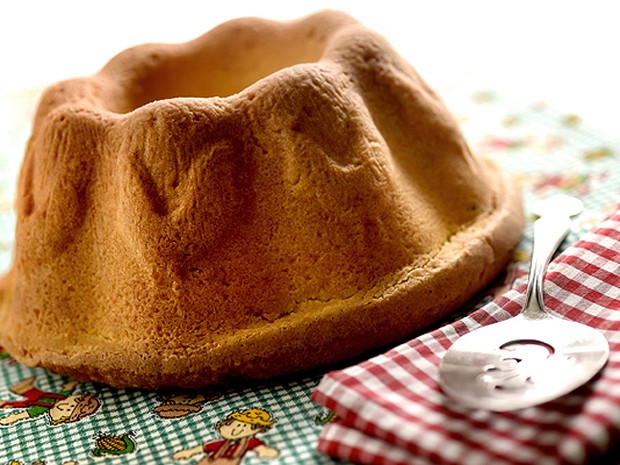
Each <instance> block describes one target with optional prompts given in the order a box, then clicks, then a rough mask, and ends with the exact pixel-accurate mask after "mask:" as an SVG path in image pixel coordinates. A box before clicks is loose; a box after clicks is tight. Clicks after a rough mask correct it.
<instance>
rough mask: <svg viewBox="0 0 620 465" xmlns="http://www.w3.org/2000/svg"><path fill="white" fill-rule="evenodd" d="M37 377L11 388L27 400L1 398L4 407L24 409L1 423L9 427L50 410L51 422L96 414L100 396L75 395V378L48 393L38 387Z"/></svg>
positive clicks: (48, 413) (0, 423)
mask: <svg viewBox="0 0 620 465" xmlns="http://www.w3.org/2000/svg"><path fill="white" fill-rule="evenodd" d="M35 379H36V378H35V377H34V376H32V377H30V378H26V379H25V380H23V381H21V382H19V383H17V384H15V385H14V386H13V387H11V389H10V391H11V392H12V393H13V394H17V395H19V396H21V397H23V398H25V399H22V400H0V409H21V411H19V412H15V413H11V414H9V415H6V416H3V417H1V418H0V425H3V426H8V425H12V424H14V423H17V422H19V421H22V420H28V419H31V418H36V417H38V416H40V415H43V414H45V413H47V415H48V417H49V421H50V425H59V424H63V423H73V422H76V421H80V420H82V419H83V418H85V417H87V416H89V415H92V414H93V413H95V412H96V411H97V410H98V409H99V406H100V402H99V399H97V397H96V396H95V395H94V394H91V393H81V394H73V392H74V391H75V388H76V386H77V384H78V382H77V381H75V380H71V381H68V382H67V383H65V384H64V385H63V387H62V389H61V390H60V392H46V391H41V390H40V389H38V388H36V387H34V382H35Z"/></svg>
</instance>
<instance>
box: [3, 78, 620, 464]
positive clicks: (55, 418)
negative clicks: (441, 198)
mask: <svg viewBox="0 0 620 465" xmlns="http://www.w3.org/2000/svg"><path fill="white" fill-rule="evenodd" d="M38 95H39V91H38V90H32V91H26V92H22V93H18V94H11V95H5V96H1V97H0V109H1V110H0V111H1V112H0V269H1V270H2V271H4V270H6V269H7V268H8V266H9V263H10V258H11V248H12V241H13V227H14V215H13V213H12V210H11V204H12V200H13V197H14V192H15V183H16V175H17V171H18V169H19V164H20V162H21V158H22V154H23V151H24V147H25V143H26V140H27V138H28V135H29V132H30V121H31V118H32V114H33V111H34V106H35V104H36V100H37V98H38ZM444 95H445V97H446V100H447V103H448V106H449V107H450V108H451V109H452V110H453V111H454V112H455V114H457V116H458V117H459V119H460V121H461V122H462V125H463V129H464V131H465V133H466V135H467V138H468V140H469V141H470V144H471V146H472V148H473V149H474V151H476V152H478V153H481V154H483V155H486V156H488V157H491V158H493V159H495V160H496V161H497V162H498V163H499V164H500V165H502V166H503V167H504V168H505V169H506V170H507V171H508V172H509V173H510V175H512V176H513V178H514V179H515V180H516V181H517V182H518V184H519V185H520V186H521V188H522V189H523V195H524V199H525V202H526V207H527V209H528V211H529V208H530V206H531V204H532V202H533V201H534V200H535V199H537V198H541V197H545V196H547V195H550V194H553V193H557V192H563V193H568V194H572V195H577V196H579V197H581V198H582V200H583V201H584V203H585V206H586V210H585V212H584V213H583V214H582V215H580V217H578V219H577V220H576V226H575V228H574V230H573V231H572V233H571V234H570V236H569V239H568V241H569V242H573V241H575V240H576V239H577V237H579V236H580V235H581V234H582V233H583V232H585V231H587V230H590V229H591V228H592V227H593V226H595V225H597V224H598V223H599V222H600V221H602V220H603V219H604V218H605V217H606V216H607V215H608V214H610V213H612V212H613V211H615V210H616V209H617V208H618V206H619V205H620V204H619V202H620V170H619V169H618V168H619V167H620V163H619V162H620V158H619V157H620V141H618V139H617V138H616V139H614V138H613V137H612V136H610V135H608V134H604V133H600V132H598V131H597V130H596V129H595V128H592V127H589V126H588V122H587V121H582V120H581V118H580V117H579V115H576V114H558V113H557V112H554V111H553V109H552V108H548V107H547V106H546V105H545V104H544V102H510V101H509V100H506V99H504V98H502V95H501V94H498V93H496V92H493V91H486V90H484V91H476V90H461V92H460V93H459V94H458V95H457V94H454V93H452V94H451V93H449V92H448V93H445V94H444ZM530 245H531V230H530V226H529V225H528V227H527V229H526V234H525V236H524V238H523V240H522V242H521V244H520V246H519V248H518V250H517V251H516V253H515V257H514V261H513V263H511V265H510V266H509V267H508V268H507V270H506V272H505V273H504V274H503V275H502V276H500V277H499V278H498V279H497V280H496V282H494V283H493V285H491V286H490V287H489V288H488V289H487V290H485V292H483V293H480V295H478V296H477V297H476V298H475V299H473V300H472V302H471V303H470V304H469V305H466V306H464V307H463V308H461V309H459V310H458V311H457V312H455V315H452V316H451V318H453V319H454V318H456V317H458V316H461V315H463V314H466V313H469V312H471V311H472V310H474V309H476V308H479V307H480V306H481V305H483V304H485V303H487V302H488V301H489V300H490V299H492V298H493V297H494V296H496V295H498V294H502V293H504V292H505V291H507V290H508V289H510V288H511V287H513V286H515V285H516V284H519V283H522V282H523V281H524V278H525V274H526V273H527V265H528V260H529V251H530ZM0 324H1V322H0ZM413 336H414V335H412V337H413ZM323 374H324V372H316V373H311V374H305V375H300V376H293V377H290V378H287V379H280V380H276V381H272V382H265V383H262V384H259V385H248V386H244V387H237V388H226V389H216V390H202V391H193V392H192V391H181V390H171V391H161V392H151V391H142V390H118V389H111V388H108V387H106V386H102V385H95V384H92V383H77V382H75V381H73V380H71V379H68V378H66V377H62V376H59V375H56V374H53V373H51V372H49V371H47V370H44V369H39V368H35V369H32V368H27V367H24V366H22V365H20V364H18V363H16V362H15V361H14V360H13V359H12V358H11V356H10V354H8V353H4V352H3V353H1V354H0V407H2V408H1V409H0V465H3V464H22V465H30V464H35V463H37V464H40V463H43V462H45V463H46V464H47V465H57V464H58V465H60V464H88V463H106V464H108V463H109V464H111V465H112V464H147V463H164V464H165V463H168V464H179V465H185V464H188V465H193V464H196V463H198V462H199V461H201V460H203V459H204V458H205V457H207V456H208V455H209V454H210V455H211V456H213V455H215V456H218V457H228V456H230V457H233V458H234V460H235V461H236V462H237V463H242V464H243V465H252V464H273V465H275V464H335V463H343V462H341V461H337V460H335V459H332V458H330V457H329V456H327V455H323V454H321V453H319V452H318V451H317V442H318V436H319V434H320V432H321V430H322V428H323V425H325V424H326V423H327V422H329V421H331V420H332V418H333V416H332V414H331V413H330V412H329V411H328V410H326V409H324V408H322V407H320V406H319V405H318V404H315V403H314V402H312V400H311V399H310V395H311V393H312V392H313V391H314V389H315V388H316V386H317V385H318V383H319V381H320V380H321V378H322V376H323ZM78 399H79V401H78ZM77 403H79V404H81V405H85V406H87V408H84V409H82V411H81V412H80V413H79V414H75V415H73V416H71V415H69V414H67V412H70V413H73V412H75V411H76V410H77V409H76V408H75V405H76V404H77ZM63 412H64V413H63ZM234 422H238V423H234ZM234 424H241V425H244V424H245V425H247V424H250V425H255V426H256V434H255V435H254V436H253V437H252V438H250V439H249V440H248V441H244V442H242V443H233V441H229V440H228V439H227V435H228V431H229V430H230V427H231V426H230V425H234Z"/></svg>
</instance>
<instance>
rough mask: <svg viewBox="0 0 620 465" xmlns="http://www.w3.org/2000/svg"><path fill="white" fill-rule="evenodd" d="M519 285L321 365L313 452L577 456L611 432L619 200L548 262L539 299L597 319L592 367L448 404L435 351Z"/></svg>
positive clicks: (573, 315) (617, 424)
mask: <svg viewBox="0 0 620 465" xmlns="http://www.w3.org/2000/svg"><path fill="white" fill-rule="evenodd" d="M524 292H525V285H524V284H523V285H521V286H518V287H517V288H515V289H513V290H511V291H509V292H507V293H506V294H504V295H503V296H501V297H499V298H497V299H495V300H494V301H493V302H491V303H489V304H488V305H486V306H485V307H483V308H482V309H480V310H478V311H476V312H474V313H472V314H471V315H469V316H467V317H465V318H463V319H461V320H459V321H457V322H455V323H452V324H449V325H447V326H444V327H442V328H440V329H437V330H434V331H432V332H430V333H427V334H425V335H423V336H421V337H418V338H416V339H413V340H411V341H409V342H408V343H406V344H403V345H400V346H398V347H396V348H395V349H393V350H391V351H389V352H387V353H385V354H383V355H380V356H377V357H374V358H372V359H370V360H368V361H366V362H363V363H361V364H359V365H356V366H352V367H350V368H347V369H345V370H341V371H335V372H331V373H329V374H327V375H326V376H325V377H324V378H323V379H322V381H321V383H320V384H319V386H318V387H317V389H316V390H315V392H314V393H313V399H314V400H315V401H316V402H318V403H320V404H322V405H324V406H325V407H327V408H329V409H330V410H331V411H332V412H334V414H335V415H336V420H335V421H333V422H332V423H330V424H328V425H327V426H326V427H325V428H324V430H323V432H322V433H321V436H320V439H319V444H318V448H319V450H320V451H321V452H323V453H326V454H329V455H331V456H334V457H339V458H341V459H345V460H350V461H353V462H357V463H363V464H381V465H396V464H408V465H429V464H433V465H438V464H446V465H467V464H471V465H473V464H496V465H501V464H510V465H516V464H519V465H530V464H534V463H535V464H538V465H541V464H544V465H547V464H548V465H552V464H585V463H589V462H590V461H591V460H594V458H595V457H596V456H598V455H600V454H602V453H604V452H606V451H607V450H608V449H609V448H610V447H611V445H612V443H613V441H614V440H617V439H618V438H619V437H620V210H619V211H617V212H616V213H615V214H614V215H612V216H611V217H610V218H608V219H607V220H606V221H604V222H603V223H602V224H601V225H600V226H598V227H597V228H596V229H595V230H594V231H593V232H591V233H588V234H586V235H585V236H584V237H583V238H582V239H581V240H579V241H578V242H577V243H576V244H574V245H573V246H572V247H570V248H568V249H567V250H566V251H565V252H563V253H562V254H561V255H560V256H558V258H557V259H556V260H554V262H553V263H552V264H551V265H550V267H549V272H548V273H547V276H546V282H545V294H546V297H545V303H546V304H547V307H548V308H549V309H550V310H551V311H552V313H555V314H556V315H559V316H562V317H564V318H567V319H570V320H576V321H579V322H582V323H584V324H587V325H590V326H593V327H596V328H598V329H600V330H601V331H602V332H603V333H604V334H605V336H606V337H607V339H608V341H609V344H610V349H611V356H610V359H609V361H608V363H607V364H606V365H605V367H604V368H603V370H602V371H601V373H599V374H598V375H597V376H596V377H595V378H594V379H593V380H591V381H590V382H589V383H587V384H586V385H584V386H582V387H581V388H578V389H576V390H575V391H573V392H571V393H570V394H568V395H565V396H563V397H561V398H560V399H557V400H555V401H552V402H547V403H545V404H542V405H539V406H536V407H530V408H526V409H521V410H517V411H512V412H503V413H496V412H489V411H483V410H474V409H467V408H463V407H460V406H458V405H455V404H454V403H453V402H452V401H451V400H450V399H449V398H447V397H446V396H445V395H444V394H443V392H442V391H441V388H440V386H439V370H438V365H439V361H440V360H441V358H442V357H443V355H444V354H445V352H446V351H447V349H448V348H449V347H450V345H451V344H452V343H453V342H454V341H455V340H456V339H457V338H458V337H459V336H461V335H463V334H465V333H467V332H469V331H472V330H474V329H476V328H478V327H480V326H484V325H487V324H491V323H494V322H497V321H501V320H505V319H506V318H509V317H510V316H511V315H516V314H517V313H519V312H520V310H521V306H522V304H523V297H524Z"/></svg>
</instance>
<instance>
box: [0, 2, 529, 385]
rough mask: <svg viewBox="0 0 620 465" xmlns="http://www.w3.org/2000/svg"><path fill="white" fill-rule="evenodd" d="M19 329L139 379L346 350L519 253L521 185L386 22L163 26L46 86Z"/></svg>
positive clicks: (104, 377) (197, 379) (261, 367)
mask: <svg viewBox="0 0 620 465" xmlns="http://www.w3.org/2000/svg"><path fill="white" fill-rule="evenodd" d="M16 214H17V225H16V236H15V239H16V244H15V253H14V260H13V263H12V267H11V269H10V271H9V272H8V273H7V275H6V276H5V277H4V278H3V281H2V290H1V298H2V303H1V309H0V344H1V345H2V346H4V347H6V348H7V350H8V351H9V352H10V353H11V354H12V355H13V356H14V357H15V358H16V359H17V360H19V361H20V362H22V363H24V364H26V365H30V366H43V367H47V368H49V369H51V370H55V371H57V372H59V373H62V374H65V375H68V376H73V377H76V378H78V379H90V380H93V381H99V382H104V383H108V384H110V385H113V386H119V387H123V386H124V387H128V386H136V387H147V388H154V387H164V386H182V387H198V386H204V385H211V384H219V383H231V382H239V381H241V380H244V379H248V378H251V379H258V378H267V377H272V376H276V375H281V374H284V373H289V372H295V371H300V370H306V369H310V368H311V367H316V366H319V365H327V364H333V363H335V362H337V361H341V360H344V359H347V358H351V357H354V356H357V355H360V354H361V353H363V352H365V351H367V350H369V349H371V348H375V347H378V346H383V345H385V344H389V343H391V342H394V341H396V340H398V339H400V338H403V337H405V336H407V335H410V334H411V333H412V332H413V331H414V330H418V329H420V328H423V327H424V326H425V325H428V324H429V323H431V322H433V321H435V320H437V319H438V318H439V317H441V316H443V315H445V314H446V313H447V312H450V311H452V310H453V309H455V307H457V306H458V305H460V304H462V303H463V302H464V301H466V299H468V298H469V297H471V296H472V294H474V293H475V292H476V291H478V290H479V289H480V288H481V287H483V286H484V285H485V283H487V282H489V281H490V280H491V279H492V278H493V277H494V276H495V275H496V274H497V273H498V272H499V271H500V270H501V269H502V267H504V266H505V264H506V263H507V261H508V260H509V259H510V257H511V254H512V251H513V249H514V247H515V246H516V244H517V243H518V241H519V239H520V237H521V233H522V227H523V214H522V208H521V200H520V195H519V194H518V193H517V192H516V190H515V189H514V188H513V187H512V186H511V184H510V183H509V182H507V181H506V179H505V178H504V177H503V176H502V174H501V173H500V171H499V170H498V168H497V167H496V166H495V165H494V164H493V163H491V162H490V161H488V160H485V159H482V158H479V157H477V156H475V155H473V154H472V153H471V151H470V149H469V148H468V145H467V143H466V142H465V140H464V138H463V136H462V134H461V132H460V131H459V129H458V125H457V123H456V122H455V120H454V118H453V117H452V116H451V115H450V113H449V112H448V110H447V109H446V108H445V106H444V104H443V103H442V102H441V100H440V99H439V98H438V96H437V95H436V94H435V93H434V92H433V91H432V90H431V89H430V88H429V87H428V86H427V85H426V84H425V82H424V81H423V80H422V79H421V78H420V77H419V76H418V74H417V73H416V72H415V71H414V69H413V68H412V67H411V66H410V65H409V64H408V63H406V62H405V61H404V60H403V59H402V58H401V57H399V55H398V54H397V53H396V52H395V51H394V50H393V49H392V48H391V47H390V45H389V44H388V43H387V42H386V40H385V39H383V38H382V37H381V36H379V35H378V34H376V33H374V32H371V31H369V30H368V29H366V28H365V27H363V26H362V25H360V24H359V23H358V22H357V21H356V20H354V19H352V18H351V17H350V16H348V15H346V14H343V13H339V12H334V11H324V12H320V13H317V14H314V15H311V16H309V17H306V18H302V19H299V20H296V21H290V22H275V21H269V20H263V19H257V18H242V19H237V20H233V21H230V22H227V23H224V24H222V25H220V26H218V27H216V28H215V29H213V30H211V31H210V32H208V33H206V34H205V35H203V36H202V37H200V38H198V39H196V40H193V41H190V42H187V43H183V44H174V45H173V44H149V45H143V46H137V47H134V48H131V49H128V50H126V51H124V52H122V53H120V54H119V55H117V56H116V57H114V58H113V59H112V60H111V61H110V62H109V63H108V64H107V65H106V66H105V67H104V68H103V69H102V70H101V71H100V72H99V73H97V74H96V75H94V76H92V77H86V78H81V79H73V80H68V81H65V82H60V83H58V84H55V85H53V86H51V87H50V88H48V89H47V90H46V91H45V92H44V94H43V96H42V98H41V101H40V102H39V106H38V110H37V113H36V117H35V120H34V124H33V133H32V136H31V139H30V140H29V143H28V146H27V149H26V154H25V158H24V161H23V165H22V169H21V172H20V177H19V183H18V191H17V198H16Z"/></svg>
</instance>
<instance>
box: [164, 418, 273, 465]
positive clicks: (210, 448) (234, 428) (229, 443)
mask: <svg viewBox="0 0 620 465" xmlns="http://www.w3.org/2000/svg"><path fill="white" fill-rule="evenodd" d="M275 422H276V420H275V419H274V418H273V417H272V416H271V414H270V413H269V412H267V411H266V410H264V409H261V408H249V409H244V410H237V411H235V412H232V413H231V414H230V415H228V416H227V417H226V418H225V419H224V420H221V421H219V422H218V423H217V424H216V425H215V430H216V431H217V432H218V434H219V436H220V438H221V439H217V440H215V441H211V442H207V443H206V444H199V445H197V446H195V447H192V448H190V449H184V450H181V451H178V452H176V453H175V454H174V455H173V456H172V458H173V459H174V460H184V459H189V458H191V457H193V456H194V455H197V454H200V453H205V454H206V456H205V457H204V458H203V459H202V460H200V462H198V464H197V465H206V464H216V465H224V464H226V465H238V464H240V463H241V460H242V459H243V457H244V456H245V455H246V454H247V453H248V452H250V451H252V452H254V453H255V454H256V455H257V456H258V457H259V458H261V459H272V458H275V457H277V456H278V455H280V451H279V450H278V449H275V448H273V447H269V446H267V445H266V444H265V443H264V442H263V441H262V440H260V439H258V438H257V437H256V436H257V435H258V434H260V433H266V432H267V431H268V430H269V429H270V428H271V427H272V426H273V424H274V423H275Z"/></svg>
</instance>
